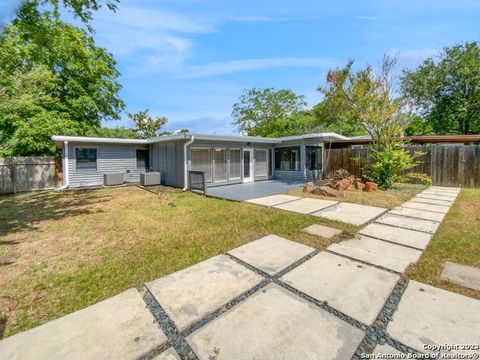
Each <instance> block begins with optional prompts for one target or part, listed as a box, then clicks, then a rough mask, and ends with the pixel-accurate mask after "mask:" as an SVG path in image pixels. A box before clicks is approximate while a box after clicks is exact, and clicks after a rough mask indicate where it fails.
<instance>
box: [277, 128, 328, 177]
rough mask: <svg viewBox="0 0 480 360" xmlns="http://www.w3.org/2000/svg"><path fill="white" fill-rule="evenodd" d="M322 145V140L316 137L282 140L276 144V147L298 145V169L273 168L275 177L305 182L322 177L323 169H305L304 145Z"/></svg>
mask: <svg viewBox="0 0 480 360" xmlns="http://www.w3.org/2000/svg"><path fill="white" fill-rule="evenodd" d="M312 145H313V146H323V141H322V140H321V139H318V138H314V139H301V140H290V141H284V142H282V144H281V145H277V146H276V148H282V147H290V146H299V147H300V170H299V171H281V170H274V171H275V172H274V177H275V179H278V180H282V181H287V182H306V181H312V180H315V179H321V178H322V177H323V170H307V169H306V166H305V165H306V162H307V157H306V149H305V147H306V146H312Z"/></svg>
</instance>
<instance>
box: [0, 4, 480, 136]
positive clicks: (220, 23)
mask: <svg viewBox="0 0 480 360" xmlns="http://www.w3.org/2000/svg"><path fill="white" fill-rule="evenodd" d="M3 6H4V7H5V6H7V5H3ZM3 10H5V8H4V9H2V8H0V12H1V11H3ZM479 18H480V1H478V0H451V1H444V0H435V1H433V0H416V1H411V0H402V1H397V0H384V1H381V0H377V1H373V0H355V1H354V0H343V1H321V0H316V1H310V0H296V1H282V0H256V1H254V0H242V1H237V0H229V1H226V0H224V1H219V0H164V1H159V0H140V1H139V0H135V1H134V0H121V3H120V5H119V10H118V12H117V13H112V12H110V11H108V10H106V9H105V10H102V11H100V12H99V13H97V14H95V18H94V22H93V26H94V28H95V29H96V33H95V39H96V41H97V43H98V44H99V45H101V46H105V47H106V48H108V49H109V50H110V52H112V53H113V54H114V56H115V58H116V60H117V61H118V68H119V70H120V71H121V73H122V77H121V78H120V82H121V84H122V85H123V89H122V91H121V97H122V98H123V99H124V100H125V102H126V104H127V109H126V110H127V111H129V112H137V111H139V110H142V109H145V108H149V109H150V111H151V113H152V114H153V115H165V116H167V117H168V118H169V119H170V121H169V123H168V125H167V127H166V130H170V131H174V130H178V129H181V128H188V129H190V130H192V131H197V132H198V131H200V132H207V133H214V132H215V133H217V134H231V133H234V132H235V129H234V128H233V127H232V125H231V121H232V119H231V117H230V112H231V108H232V104H233V103H234V102H235V101H237V99H238V97H239V96H240V94H241V92H242V89H244V88H251V87H259V88H263V87H274V88H277V89H280V88H288V89H292V90H294V91H295V92H297V93H299V94H303V95H305V96H306V99H307V101H308V103H309V105H310V106H313V105H315V104H316V103H317V102H319V101H320V100H321V96H320V94H319V93H318V92H317V91H316V90H315V89H316V88H317V87H318V86H319V85H321V84H323V82H324V78H325V74H326V72H327V71H328V69H330V68H335V67H337V66H342V65H343V64H345V62H346V61H348V59H354V60H355V61H356V66H357V67H362V66H365V65H366V64H372V65H373V66H376V65H378V64H379V62H380V59H381V58H382V56H383V54H384V53H390V54H397V53H398V55H399V64H398V68H399V71H400V69H401V68H404V67H414V66H415V65H417V64H419V63H420V62H421V61H422V60H424V59H425V58H426V57H429V56H432V55H434V54H436V53H437V52H438V51H439V50H441V49H442V48H443V47H445V46H450V45H453V44H455V43H457V42H463V41H472V40H480V25H479V24H480V23H479V20H478V19H479ZM118 124H121V125H125V126H132V124H131V123H130V121H129V119H128V118H127V116H126V114H125V115H124V119H123V120H122V121H121V122H111V123H108V124H107V125H108V126H116V125H118Z"/></svg>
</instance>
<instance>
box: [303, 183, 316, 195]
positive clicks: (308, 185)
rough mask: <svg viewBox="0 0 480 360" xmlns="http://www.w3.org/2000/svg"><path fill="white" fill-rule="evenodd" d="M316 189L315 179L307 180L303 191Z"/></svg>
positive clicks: (309, 191)
mask: <svg viewBox="0 0 480 360" xmlns="http://www.w3.org/2000/svg"><path fill="white" fill-rule="evenodd" d="M314 189H315V184H314V183H313V181H310V182H307V183H306V184H305V185H304V186H303V192H308V193H311V192H313V190H314Z"/></svg>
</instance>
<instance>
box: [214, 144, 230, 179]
mask: <svg viewBox="0 0 480 360" xmlns="http://www.w3.org/2000/svg"><path fill="white" fill-rule="evenodd" d="M213 159H214V160H215V169H214V178H213V181H227V150H226V149H215V151H214V155H213Z"/></svg>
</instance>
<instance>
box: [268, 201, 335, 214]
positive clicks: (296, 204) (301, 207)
mask: <svg viewBox="0 0 480 360" xmlns="http://www.w3.org/2000/svg"><path fill="white" fill-rule="evenodd" d="M335 204H338V201H329V200H320V199H310V198H303V199H300V200H297V201H292V202H287V203H285V204H280V205H276V206H275V208H276V209H282V210H288V211H293V212H296V213H300V214H310V213H312V212H315V211H318V210H321V209H324V208H326V207H329V206H332V205H335Z"/></svg>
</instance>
